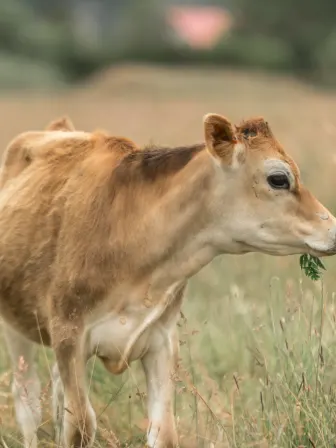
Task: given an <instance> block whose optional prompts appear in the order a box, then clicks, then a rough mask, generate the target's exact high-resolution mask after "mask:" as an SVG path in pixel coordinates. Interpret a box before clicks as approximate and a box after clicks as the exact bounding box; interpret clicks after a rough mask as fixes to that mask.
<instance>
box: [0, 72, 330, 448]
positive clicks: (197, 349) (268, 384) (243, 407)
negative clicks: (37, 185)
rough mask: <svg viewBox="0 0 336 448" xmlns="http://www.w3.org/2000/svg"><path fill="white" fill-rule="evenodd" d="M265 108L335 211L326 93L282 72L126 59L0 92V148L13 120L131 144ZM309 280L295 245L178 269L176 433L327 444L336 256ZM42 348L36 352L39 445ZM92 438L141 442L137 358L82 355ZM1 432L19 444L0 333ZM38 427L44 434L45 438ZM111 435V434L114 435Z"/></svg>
mask: <svg viewBox="0 0 336 448" xmlns="http://www.w3.org/2000/svg"><path fill="white" fill-rule="evenodd" d="M207 112H217V113H222V114H224V115H227V116H228V117H230V118H232V119H233V120H236V121H240V120H241V119H242V118H247V117H249V116H254V115H263V116H265V117H266V118H267V120H268V121H269V123H270V125H271V126H272V128H273V131H274V133H275V134H276V135H277V136H278V138H279V139H280V141H281V142H282V143H283V145H284V147H285V149H286V150H287V151H288V152H289V153H290V154H292V155H293V156H294V158H295V159H296V161H297V162H298V164H299V166H300V169H301V174H302V177H303V180H304V182H305V183H306V184H307V185H308V186H309V187H310V188H311V190H312V191H313V192H314V193H315V194H316V195H317V197H318V198H319V199H320V200H321V201H322V202H323V203H324V204H326V205H327V206H328V207H330V208H331V210H333V212H334V213H335V212H336V210H335V208H336V198H334V191H336V189H335V187H336V176H335V174H334V173H335V168H336V152H335V146H336V124H335V123H334V122H333V120H334V117H335V116H336V96H332V95H330V93H329V94H328V95H327V94H326V93H322V92H317V91H314V90H312V89H311V88H309V87H307V86H304V85H301V84H298V83H297V82H295V81H293V80H291V79H284V78H277V77H266V76H264V75H261V74H248V73H237V72H228V71H226V72H225V71H217V70H214V69H213V70H209V69H208V70H203V69H200V70H195V69H193V70H192V69H189V70H186V69H178V68H176V69H163V68H162V69H158V68H157V69H154V68H150V67H134V66H133V67H131V66H124V67H118V68H115V69H112V70H108V71H106V72H105V73H102V74H100V75H99V76H97V77H95V78H94V79H92V80H90V81H89V82H87V83H86V84H85V85H82V86H78V87H77V88H76V89H73V90H71V91H65V92H64V91H63V92H52V93H50V95H46V94H45V93H44V94H43V96H42V95H40V94H38V93H25V94H23V93H15V92H14V93H13V92H12V93H8V94H6V95H3V96H2V97H1V98H0V116H1V117H2V119H1V122H0V143H1V146H2V148H4V147H5V146H6V144H7V143H8V141H9V140H10V139H11V138H12V137H13V136H14V135H15V134H17V133H18V132H21V131H24V130H27V129H41V128H42V127H44V126H45V125H46V123H47V122H48V121H50V120H51V119H54V118H55V117H57V116H59V115H62V114H64V113H67V114H69V115H70V117H71V118H72V119H73V121H74V123H75V125H76V126H77V127H78V129H85V130H93V129H95V128H103V129H106V130H109V131H110V132H111V133H114V134H118V135H120V134H122V135H126V136H128V137H130V138H133V139H134V140H135V141H136V142H138V143H139V144H143V143H147V142H149V141H150V140H151V141H154V142H157V143H162V144H172V145H173V144H188V143H190V144H191V143H196V142H198V141H201V140H202V138H203V128H202V116H203V115H204V114H205V113H207ZM325 265H326V267H327V272H326V274H325V275H324V277H323V280H322V281H321V282H315V283H313V282H311V281H310V280H308V279H306V278H303V276H302V274H301V272H300V269H299V257H298V256H293V257H285V258H276V257H267V256H263V255H260V254H259V255H256V254H249V255H244V256H224V257H221V258H219V259H216V260H215V261H214V262H213V263H212V264H211V265H209V266H208V267H206V268H205V269H204V270H202V271H201V272H200V273H199V274H198V275H197V276H196V277H195V278H194V279H193V280H192V281H191V283H190V285H189V289H188V293H187V299H186V301H185V304H184V306H183V314H184V317H183V318H182V317H181V320H180V323H179V325H180V343H181V368H180V371H179V372H178V374H177V375H176V378H175V383H176V389H175V412H176V418H177V422H178V429H179V434H180V442H181V446H182V447H190V448H194V447H215V446H216V447H225V448H226V447H228V448H229V447H230V448H231V447H232V448H233V447H235V448H240V447H242V448H245V447H246V448H248V447H260V448H266V447H272V448H276V447H277V448H289V447H293V448H294V447H295V448H304V447H305V448H308V447H312V448H323V447H325V448H331V447H336V425H335V422H336V396H335V394H336V389H335V385H336V350H335V343H334V340H335V331H336V323H335V322H336V295H335V292H336V276H335V275H334V272H336V258H335V259H328V260H326V261H325ZM51 360H52V354H51V353H49V352H48V353H46V352H45V351H44V350H43V349H41V350H40V353H39V364H40V371H41V377H42V379H43V398H42V399H43V403H44V421H45V423H44V424H43V426H42V428H41V437H43V436H45V440H46V442H45V443H46V446H51V441H50V440H49V439H48V433H49V434H50V432H51V421H50V407H49V397H50V380H49V377H48V364H49V363H50V362H51ZM88 371H89V373H93V379H92V381H91V388H90V389H91V391H90V393H91V397H92V401H93V404H94V407H95V409H96V411H97V416H98V426H99V435H98V438H97V442H96V446H114V445H115V444H116V446H117V443H120V444H121V446H124V447H138V446H143V445H144V432H145V428H146V424H147V422H146V388H145V385H144V377H143V374H142V372H141V369H140V366H138V365H137V363H135V364H134V365H133V366H132V368H131V369H130V370H129V371H127V372H125V373H124V374H123V375H121V376H119V377H112V376H109V375H107V374H106V373H105V372H104V370H103V368H102V366H101V365H100V364H99V363H98V362H97V363H95V362H94V360H92V362H90V369H88ZM0 374H1V377H0V422H1V425H0V444H1V443H2V444H4V446H8V447H11V446H13V447H18V446H22V445H21V443H20V435H19V434H18V432H17V428H16V424H15V416H14V409H13V403H12V399H11V395H10V379H11V370H10V365H9V362H8V356H7V352H6V348H5V346H4V345H3V344H1V345H0ZM48 440H49V441H48ZM117 440H119V442H117Z"/></svg>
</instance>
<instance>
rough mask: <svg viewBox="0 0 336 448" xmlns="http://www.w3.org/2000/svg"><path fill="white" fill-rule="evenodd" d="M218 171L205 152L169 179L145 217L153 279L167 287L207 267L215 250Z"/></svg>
mask: <svg viewBox="0 0 336 448" xmlns="http://www.w3.org/2000/svg"><path fill="white" fill-rule="evenodd" d="M219 170H220V169H219V168H217V167H216V166H215V163H214V162H213V160H212V159H211V157H210V156H209V154H207V152H206V151H203V152H201V153H200V154H198V155H197V156H196V157H195V158H194V159H193V160H191V161H190V162H189V164H188V165H187V166H186V167H185V168H184V169H183V170H182V171H181V172H178V173H176V174H175V175H174V176H172V177H171V179H170V180H169V183H168V184H167V190H166V191H165V192H164V194H163V195H162V197H161V198H160V200H159V201H158V202H157V204H156V207H153V209H152V211H151V212H150V214H149V216H148V220H149V225H148V235H150V238H151V240H150V241H151V242H150V248H152V249H149V252H152V254H148V255H149V256H150V255H152V256H153V259H155V258H156V257H160V259H158V260H157V263H156V266H158V267H157V268H156V269H154V272H153V277H154V279H155V278H158V279H159V278H160V279H162V281H164V282H167V284H170V283H172V282H174V281H178V280H183V279H186V278H188V277H190V276H191V275H193V274H195V273H196V272H198V271H199V270H200V269H201V268H202V267H203V266H205V265H206V264H208V263H209V262H210V261H211V260H212V259H213V258H214V257H215V256H216V255H217V254H218V250H217V248H216V247H215V245H214V244H213V241H212V237H213V235H212V233H213V227H214V220H215V219H216V217H215V216H216V210H215V208H216V207H215V205H214V202H215V201H214V200H213V199H214V196H215V195H216V184H217V182H216V178H217V177H218V176H219Z"/></svg>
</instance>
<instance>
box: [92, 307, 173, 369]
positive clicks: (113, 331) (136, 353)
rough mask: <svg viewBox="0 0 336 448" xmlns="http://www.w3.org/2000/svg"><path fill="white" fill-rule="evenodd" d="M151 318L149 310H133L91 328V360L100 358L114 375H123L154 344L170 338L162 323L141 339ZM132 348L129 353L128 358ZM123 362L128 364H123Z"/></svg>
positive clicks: (110, 317) (148, 327) (104, 320)
mask: <svg viewBox="0 0 336 448" xmlns="http://www.w3.org/2000/svg"><path fill="white" fill-rule="evenodd" d="M148 315H149V312H148V310H147V312H144V311H143V310H142V309H133V310H132V311H131V310H128V311H124V312H123V313H120V314H113V313H111V314H110V315H109V316H107V317H105V318H104V319H102V320H100V321H97V322H95V323H93V324H91V325H90V328H89V329H88V331H87V337H86V348H87V357H88V358H89V357H91V356H93V355H97V356H98V357H99V358H100V359H101V360H102V361H103V363H104V364H105V367H106V368H107V369H108V370H109V371H111V372H112V373H116V374H117V373H121V372H123V371H124V370H125V369H126V368H127V366H128V364H129V363H131V362H132V361H135V360H137V359H140V358H142V356H143V355H144V354H145V353H146V352H147V350H148V349H149V347H150V346H151V345H152V344H159V343H160V342H161V341H162V342H163V341H164V339H165V338H169V333H170V328H167V327H166V326H163V325H162V324H161V323H160V320H159V321H153V322H151V323H149V325H148V326H147V327H146V328H145V329H144V331H142V332H141V334H140V335H139V336H137V335H138V334H139V328H141V327H142V326H143V324H144V321H145V320H146V318H147V317H148ZM149 321H150V320H149ZM130 344H131V348H130V350H129V353H128V354H127V356H126V357H125V358H124V354H125V352H126V351H127V349H128V348H129V347H130ZM123 359H124V360H125V361H126V363H122V360H123ZM120 363H121V364H120Z"/></svg>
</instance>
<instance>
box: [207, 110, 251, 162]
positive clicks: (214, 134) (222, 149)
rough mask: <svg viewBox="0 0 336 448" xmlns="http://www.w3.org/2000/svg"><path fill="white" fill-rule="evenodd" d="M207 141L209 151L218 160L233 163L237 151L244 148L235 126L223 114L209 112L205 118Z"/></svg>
mask: <svg viewBox="0 0 336 448" xmlns="http://www.w3.org/2000/svg"><path fill="white" fill-rule="evenodd" d="M203 123H204V136H205V143H206V146H207V149H208V151H209V153H210V154H211V155H212V157H214V158H215V159H216V160H217V161H220V162H221V163H222V164H225V165H228V166H229V165H232V164H233V163H234V161H235V152H236V151H238V152H239V153H240V152H242V151H243V150H244V148H243V145H242V144H241V143H239V142H238V139H237V135H236V130H235V126H234V125H233V124H232V123H231V122H230V121H229V120H228V119H227V118H225V117H223V116H222V115H217V114H207V115H205V116H204V118H203Z"/></svg>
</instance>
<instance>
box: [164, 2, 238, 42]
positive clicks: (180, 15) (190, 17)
mask: <svg viewBox="0 0 336 448" xmlns="http://www.w3.org/2000/svg"><path fill="white" fill-rule="evenodd" d="M167 21H168V24H169V25H170V26H171V27H172V28H173V30H174V31H175V33H176V34H177V35H178V36H179V38H180V39H182V40H184V41H185V42H187V43H188V45H190V46H191V47H193V48H198V49H210V48H212V47H213V46H214V45H215V44H216V43H217V42H218V40H219V39H220V37H221V36H222V35H223V34H224V33H225V32H228V31H229V30H230V28H231V25H232V18H231V15H230V14H229V12H228V11H227V10H225V9H223V8H219V7H215V6H205V7H203V6H173V7H171V8H169V10H168V13H167Z"/></svg>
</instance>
